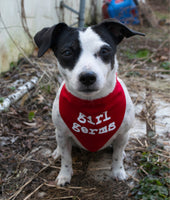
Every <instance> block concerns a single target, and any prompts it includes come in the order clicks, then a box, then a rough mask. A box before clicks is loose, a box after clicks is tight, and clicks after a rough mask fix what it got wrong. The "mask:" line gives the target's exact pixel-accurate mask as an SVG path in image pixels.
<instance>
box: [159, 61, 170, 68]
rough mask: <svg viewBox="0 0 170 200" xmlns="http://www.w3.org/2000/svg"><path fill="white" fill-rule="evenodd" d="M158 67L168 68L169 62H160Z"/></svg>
mask: <svg viewBox="0 0 170 200" xmlns="http://www.w3.org/2000/svg"><path fill="white" fill-rule="evenodd" d="M160 67H161V68H163V69H165V70H170V62H169V61H165V62H162V63H161V65H160Z"/></svg>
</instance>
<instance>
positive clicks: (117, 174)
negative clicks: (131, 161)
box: [112, 167, 127, 180]
mask: <svg viewBox="0 0 170 200" xmlns="http://www.w3.org/2000/svg"><path fill="white" fill-rule="evenodd" d="M112 175H113V178H114V179H116V180H117V179H118V180H126V179H127V175H126V172H125V169H124V167H120V168H119V169H112Z"/></svg>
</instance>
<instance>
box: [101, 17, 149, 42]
mask: <svg viewBox="0 0 170 200" xmlns="http://www.w3.org/2000/svg"><path fill="white" fill-rule="evenodd" d="M98 26H103V27H104V28H106V29H107V30H108V32H109V33H110V34H111V35H112V37H113V38H114V40H115V42H116V44H119V43H120V42H121V41H122V40H123V38H124V37H126V38H129V37H131V36H134V35H140V36H145V34H143V33H140V32H137V31H134V30H131V29H130V28H128V27H127V26H126V25H124V24H122V23H121V22H119V21H117V20H115V19H106V20H104V21H103V22H102V23H100V24H99V25H98Z"/></svg>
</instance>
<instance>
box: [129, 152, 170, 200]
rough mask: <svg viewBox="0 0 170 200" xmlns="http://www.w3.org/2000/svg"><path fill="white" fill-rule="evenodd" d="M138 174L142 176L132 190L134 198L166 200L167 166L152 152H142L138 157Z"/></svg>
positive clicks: (168, 180) (169, 181)
mask: <svg viewBox="0 0 170 200" xmlns="http://www.w3.org/2000/svg"><path fill="white" fill-rule="evenodd" d="M139 165H140V167H139V171H138V172H139V174H140V175H141V176H143V179H141V180H140V181H139V183H138V185H137V186H135V187H134V189H133V190H132V195H133V196H134V198H135V199H142V200H157V199H158V200H168V186H169V184H170V178H168V177H167V176H168V172H169V168H168V167H167V166H166V163H165V162H160V160H159V156H158V155H157V154H156V153H153V152H150V151H148V152H143V153H142V155H141V157H140V159H139Z"/></svg>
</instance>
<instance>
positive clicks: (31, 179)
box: [8, 165, 49, 200]
mask: <svg viewBox="0 0 170 200" xmlns="http://www.w3.org/2000/svg"><path fill="white" fill-rule="evenodd" d="M48 167H49V165H48V166H46V167H44V168H42V169H41V170H40V171H39V172H38V173H37V174H35V175H34V176H33V177H31V178H30V179H29V181H27V182H26V183H25V184H24V185H23V186H21V187H20V189H19V190H18V191H16V192H15V194H13V195H12V196H11V197H10V198H9V199H8V200H11V199H12V200H14V199H16V197H17V196H18V195H19V194H20V193H21V192H22V190H23V189H24V188H25V187H26V186H27V185H28V184H30V183H31V182H32V181H33V180H34V179H35V178H36V177H37V176H38V175H39V174H40V173H41V172H43V171H44V170H46V169H47V168H48Z"/></svg>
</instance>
